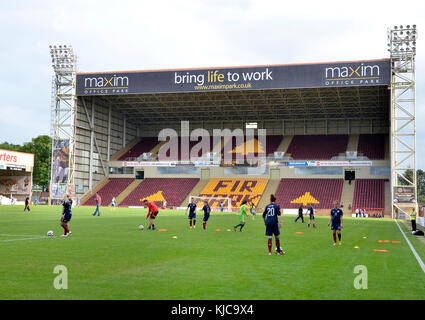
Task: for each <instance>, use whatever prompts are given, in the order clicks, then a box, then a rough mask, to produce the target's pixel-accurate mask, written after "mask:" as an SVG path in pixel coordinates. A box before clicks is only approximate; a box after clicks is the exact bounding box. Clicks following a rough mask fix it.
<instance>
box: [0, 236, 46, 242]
mask: <svg viewBox="0 0 425 320" xmlns="http://www.w3.org/2000/svg"><path fill="white" fill-rule="evenodd" d="M45 238H48V237H44V236H39V237H37V238H23V239H10V240H0V242H12V241H22V240H40V239H45Z"/></svg>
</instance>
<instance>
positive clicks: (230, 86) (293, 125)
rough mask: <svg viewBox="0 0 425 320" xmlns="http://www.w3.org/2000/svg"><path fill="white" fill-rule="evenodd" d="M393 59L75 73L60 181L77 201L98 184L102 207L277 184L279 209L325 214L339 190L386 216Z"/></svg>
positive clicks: (256, 191) (244, 194)
mask: <svg viewBox="0 0 425 320" xmlns="http://www.w3.org/2000/svg"><path fill="white" fill-rule="evenodd" d="M392 68H394V66H393V65H392V60H391V59H387V58H384V59H376V60H362V61H342V62H324V63H308V64H291V65H264V66H247V67H220V68H199V69H175V70H146V71H138V70H135V71H114V72H85V73H84V72H79V73H76V74H75V78H76V87H75V113H74V115H73V118H72V121H74V122H73V123H74V133H73V134H72V135H71V136H70V140H71V145H72V151H71V153H72V154H71V157H70V159H71V160H70V170H71V171H72V172H71V173H70V177H71V178H70V180H69V182H68V186H69V188H68V191H70V192H71V194H73V195H74V196H75V197H78V198H81V204H82V205H94V195H95V193H96V192H98V193H99V194H100V195H101V196H102V198H103V205H109V204H110V202H111V199H112V197H115V198H116V200H117V204H118V205H119V206H130V207H134V206H135V207H137V206H141V205H142V202H141V200H142V199H145V198H147V199H151V200H152V201H154V202H156V203H158V204H159V205H162V203H164V201H165V202H166V203H167V206H168V207H170V208H180V207H186V206H187V204H188V202H189V199H190V197H191V196H198V197H201V198H202V197H210V198H211V197H223V198H230V199H231V200H232V207H233V208H234V209H237V208H238V207H239V206H240V204H241V203H242V201H243V200H247V201H249V202H253V203H254V204H255V205H256V206H257V207H259V208H264V207H265V206H266V205H267V202H268V199H269V197H270V194H275V195H276V197H277V199H278V200H277V202H278V204H280V206H281V207H282V209H283V212H284V214H285V213H288V214H291V213H294V211H296V209H297V208H298V207H299V206H300V205H303V206H305V207H306V206H307V205H309V204H313V205H314V206H315V207H316V209H317V212H318V214H325V213H328V210H329V209H330V208H331V207H332V203H333V201H334V200H339V201H340V202H342V203H343V204H344V205H345V206H346V207H349V208H351V211H352V212H354V210H355V209H356V208H361V209H365V210H366V211H367V212H371V213H372V214H371V215H372V216H373V215H376V214H378V213H379V214H381V215H384V216H388V215H389V216H391V215H392V214H393V208H394V207H393V194H392V184H391V181H392V175H393V172H394V168H393V164H392V160H391V152H392V149H391V145H392V142H391V141H392V140H391V132H392V130H393V127H392V123H391V112H390V106H391V92H392V91H391V90H389V89H391V87H390V86H391V85H392V81H393V79H392V77H391V70H392ZM164 129H167V130H168V133H165V132H164ZM227 129H228V130H229V131H230V138H229V137H228V136H227V135H225V134H222V135H221V136H219V137H218V138H217V139H216V137H215V136H214V135H215V133H216V132H215V131H217V130H219V131H220V132H221V133H223V132H224V131H225V130H227ZM247 129H250V130H252V132H253V135H251V136H248V135H246V132H247V131H246V130H247ZM238 130H242V131H238ZM170 132H171V133H170ZM195 133H196V134H195ZM201 143H202V146H203V149H201V145H200V144H201ZM172 144H175V145H178V150H177V152H175V151H174V149H173V148H172V147H170V146H171V145H172ZM205 146H206V147H205ZM204 147H205V148H204ZM227 157H229V158H230V159H231V160H230V162H228V161H225V160H226V159H228V158H227ZM51 188H52V189H51V190H53V189H54V188H55V185H54V184H52V186H51ZM210 205H212V206H213V207H217V206H218V205H219V203H218V201H216V200H211V202H210Z"/></svg>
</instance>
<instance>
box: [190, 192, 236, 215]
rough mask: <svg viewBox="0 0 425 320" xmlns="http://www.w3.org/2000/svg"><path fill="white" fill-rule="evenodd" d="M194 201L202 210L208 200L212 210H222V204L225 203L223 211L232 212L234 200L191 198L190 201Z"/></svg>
mask: <svg viewBox="0 0 425 320" xmlns="http://www.w3.org/2000/svg"><path fill="white" fill-rule="evenodd" d="M192 199H193V200H195V203H196V204H197V207H201V208H202V207H203V206H204V201H205V200H206V201H208V205H209V206H210V207H211V209H217V210H220V207H221V203H223V209H224V210H223V211H226V212H231V211H232V199H230V198H220V197H202V196H190V197H189V201H190V202H192Z"/></svg>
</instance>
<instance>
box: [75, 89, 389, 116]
mask: <svg viewBox="0 0 425 320" xmlns="http://www.w3.org/2000/svg"><path fill="white" fill-rule="evenodd" d="M92 97H93V98H95V101H96V103H98V104H100V105H104V106H112V107H113V108H116V109H118V110H120V112H123V113H125V114H126V115H127V119H129V121H130V122H133V123H141V122H143V123H150V122H156V123H158V122H179V121H182V120H188V121H267V120H274V121H275V120H279V119H285V120H287V119H292V120H297V119H306V120H308V119H364V118H368V119H389V105H390V90H388V86H387V85H377V86H350V87H323V88H302V89H264V90H240V91H212V92H211V91H209V92H199V91H198V92H185V93H153V94H131V95H99V96H92ZM80 99H81V97H80Z"/></svg>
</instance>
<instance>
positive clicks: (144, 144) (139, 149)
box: [118, 137, 159, 161]
mask: <svg viewBox="0 0 425 320" xmlns="http://www.w3.org/2000/svg"><path fill="white" fill-rule="evenodd" d="M158 143H159V141H158V138H157V137H155V138H142V139H141V140H140V141H139V142H138V143H137V144H136V145H135V146H134V147H133V148H131V149H130V150H128V152H127V153H125V154H123V155H122V156H121V157H120V158H119V159H118V160H122V161H125V160H134V159H135V158H137V157H139V156H141V155H142V154H143V153H144V152H150V151H151V150H152V149H153V148H154V147H155V146H156V145H157V144H158Z"/></svg>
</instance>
